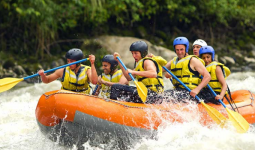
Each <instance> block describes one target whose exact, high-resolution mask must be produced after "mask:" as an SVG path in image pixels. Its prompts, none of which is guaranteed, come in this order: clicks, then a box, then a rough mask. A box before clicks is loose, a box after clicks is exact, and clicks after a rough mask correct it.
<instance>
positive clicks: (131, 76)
mask: <svg viewBox="0 0 255 150" xmlns="http://www.w3.org/2000/svg"><path fill="white" fill-rule="evenodd" d="M117 59H118V60H119V62H120V63H121V65H122V66H123V67H124V69H125V70H127V67H126V66H125V64H124V63H123V62H122V61H121V60H120V58H119V57H118V56H117ZM128 74H129V76H130V77H131V79H132V80H133V81H135V78H134V77H133V75H132V74H131V73H128Z"/></svg>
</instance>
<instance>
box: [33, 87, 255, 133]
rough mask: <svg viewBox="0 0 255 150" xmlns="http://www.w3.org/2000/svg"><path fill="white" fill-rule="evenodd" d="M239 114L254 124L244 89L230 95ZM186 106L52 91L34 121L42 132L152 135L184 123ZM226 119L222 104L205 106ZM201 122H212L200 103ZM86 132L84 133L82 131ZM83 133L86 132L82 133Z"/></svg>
mask: <svg viewBox="0 0 255 150" xmlns="http://www.w3.org/2000/svg"><path fill="white" fill-rule="evenodd" d="M232 98H233V100H234V101H235V103H236V106H237V108H238V111H239V113H240V114H241V115H242V116H243V117H244V118H245V119H246V120H247V121H248V122H249V123H250V124H254V123H255V106H254V98H255V95H254V94H252V93H251V92H250V91H247V90H239V91H235V92H233V93H232ZM223 102H224V103H225V104H226V106H227V107H228V108H230V109H231V107H230V105H228V103H227V101H226V100H224V101H223ZM184 105H185V104H172V103H171V104H168V103H165V104H139V103H130V102H122V101H116V100H111V99H103V98H99V97H96V96H91V95H84V94H79V93H74V92H70V91H65V90H57V91H51V92H47V93H45V94H43V95H42V96H41V98H40V100H39V102H38V105H37V107H36V111H35V114H36V119H37V122H38V125H39V127H40V129H41V131H43V132H44V133H49V132H52V131H53V130H54V129H56V126H60V124H63V123H64V125H65V128H66V129H67V130H69V132H73V133H75V132H76V133H79V134H81V133H83V132H84V134H88V131H90V132H97V133H98V134H101V133H104V135H107V136H108V135H116V136H119V135H120V134H121V135H122V136H126V134H127V133H131V134H135V136H138V135H139V136H141V135H142V136H144V135H147V136H150V137H151V136H153V134H154V132H155V131H157V129H158V127H159V126H160V125H161V124H162V122H164V121H169V122H183V118H182V117H180V116H179V115H178V114H177V113H176V111H178V110H179V111H183V112H187V113H189V112H191V111H194V110H192V109H189V108H188V107H185V106H184ZM208 105H211V106H212V107H214V108H216V109H217V110H219V112H221V113H222V114H224V115H225V116H226V117H227V113H226V111H225V109H224V108H223V107H222V106H221V105H214V104H208ZM197 109H198V112H200V115H201V117H200V122H201V123H202V124H208V123H212V122H213V121H212V119H211V118H210V116H209V115H208V114H207V112H206V110H205V109H204V107H203V106H202V105H201V104H198V107H197ZM85 130H86V131H85ZM85 132H86V133H85Z"/></svg>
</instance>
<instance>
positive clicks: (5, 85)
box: [0, 58, 89, 93]
mask: <svg viewBox="0 0 255 150" xmlns="http://www.w3.org/2000/svg"><path fill="white" fill-rule="evenodd" d="M86 60H89V58H85V59H82V60H79V61H76V62H73V63H70V64H66V65H63V66H59V67H56V68H53V69H50V70H47V71H44V73H49V72H52V71H55V70H57V69H60V68H65V67H67V66H71V65H73V64H77V63H80V62H83V61H86ZM36 76H39V74H38V73H37V74H34V75H31V76H28V77H24V78H21V79H18V78H4V79H0V93H2V92H4V91H7V90H9V89H11V88H12V87H14V86H15V85H16V84H18V83H19V82H20V81H23V80H26V79H30V78H33V77H36Z"/></svg>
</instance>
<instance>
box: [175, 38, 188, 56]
mask: <svg viewBox="0 0 255 150" xmlns="http://www.w3.org/2000/svg"><path fill="white" fill-rule="evenodd" d="M173 45H174V51H175V45H185V47H186V53H188V52H189V40H188V39H187V38H186V37H177V38H176V39H174V43H173Z"/></svg>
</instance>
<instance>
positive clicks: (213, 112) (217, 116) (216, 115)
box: [163, 66, 227, 127]
mask: <svg viewBox="0 0 255 150" xmlns="http://www.w3.org/2000/svg"><path fill="white" fill-rule="evenodd" d="M163 68H164V69H165V70H166V71H167V72H168V73H169V74H171V75H172V77H173V78H174V79H175V80H177V81H178V82H179V83H181V85H182V86H184V87H185V88H186V89H187V90H188V91H189V92H191V90H190V89H189V88H188V87H187V86H186V85H185V84H184V83H183V82H182V81H181V80H179V79H178V78H177V77H176V76H175V75H174V74H173V73H172V72H171V71H169V70H168V69H167V68H166V67H165V66H163ZM195 98H196V99H197V100H198V101H199V102H200V103H201V104H202V105H203V106H204V107H205V109H206V111H207V113H208V114H209V116H210V117H211V118H212V119H213V120H214V121H215V122H216V123H217V124H219V125H220V126H221V127H223V126H224V124H225V121H226V120H227V118H226V117H225V116H223V115H222V114H221V113H220V112H219V111H218V110H217V109H215V108H213V107H211V106H209V105H207V104H205V103H204V101H202V100H201V99H200V98H199V97H198V96H197V95H196V97H195Z"/></svg>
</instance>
